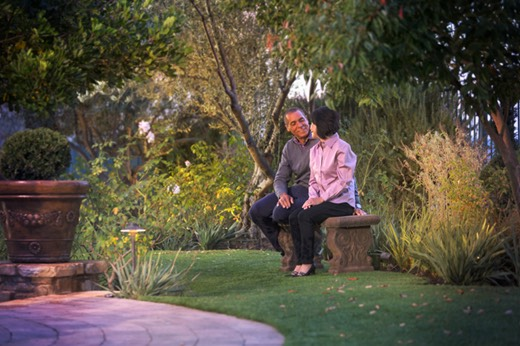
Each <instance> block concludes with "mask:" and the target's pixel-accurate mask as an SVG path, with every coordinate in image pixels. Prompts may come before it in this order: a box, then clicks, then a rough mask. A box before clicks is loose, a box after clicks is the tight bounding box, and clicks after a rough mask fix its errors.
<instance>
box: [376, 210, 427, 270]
mask: <svg viewBox="0 0 520 346" xmlns="http://www.w3.org/2000/svg"><path fill="white" fill-rule="evenodd" d="M430 224H431V217H430V216H429V213H428V212H424V211H423V212H421V213H418V212H413V213H410V214H408V213H406V212H405V210H404V209H403V210H402V211H401V214H400V215H399V217H398V218H397V219H394V220H392V221H390V222H387V223H386V224H385V226H384V229H385V230H386V231H385V233H384V234H385V235H384V245H383V249H384V250H385V251H386V252H388V253H390V255H391V256H392V261H393V263H394V265H396V266H397V267H398V269H399V270H401V271H411V270H413V269H418V268H419V267H420V263H419V261H417V260H416V259H415V258H414V257H412V255H411V253H410V251H411V249H413V248H414V247H416V246H417V244H418V243H419V242H420V241H421V234H422V233H424V232H426V230H427V229H428V228H429V227H430Z"/></svg>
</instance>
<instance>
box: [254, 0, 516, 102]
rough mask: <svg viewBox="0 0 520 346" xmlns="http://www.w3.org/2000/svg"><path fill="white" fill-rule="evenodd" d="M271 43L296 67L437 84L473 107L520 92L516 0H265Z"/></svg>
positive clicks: (357, 78)
mask: <svg viewBox="0 0 520 346" xmlns="http://www.w3.org/2000/svg"><path fill="white" fill-rule="evenodd" d="M256 3H257V4H258V9H259V18H261V19H262V20H264V22H266V23H268V24H269V25H270V27H271V28H272V30H273V31H272V32H273V34H272V36H271V39H270V40H269V41H268V48H272V49H273V50H276V51H277V53H278V54H281V55H282V56H284V57H285V58H287V61H288V62H289V63H291V64H292V65H293V66H295V67H296V68H298V69H300V70H302V71H306V70H315V71H319V72H321V73H322V77H324V78H326V79H339V80H341V81H343V82H345V81H346V82H349V83H351V84H354V83H359V82H363V83H366V82H369V81H371V82H374V83H373V84H374V85H376V84H377V83H378V82H380V81H387V82H388V81H390V82H397V81H403V80H405V81H418V82H423V83H426V84H430V83H439V84H441V85H443V86H448V87H450V88H452V89H453V90H456V91H458V92H460V93H461V95H462V96H463V98H464V100H465V102H466V105H467V106H469V107H471V108H474V109H475V110H490V109H492V110H495V109H496V108H497V105H499V103H500V101H504V100H511V99H515V97H518V96H517V95H518V94H519V91H520V78H519V76H520V59H519V57H520V21H519V20H518V18H520V2H518V1H516V0H500V1H499V0H494V1H470V0H454V1H449V2H446V1H442V0H379V1H375V0H372V1H364V0H363V1H361V0H355V1H353V0H340V1H333V2H329V1H319V0H305V1H295V0H289V1H286V0H283V1H282V0H267V1H262V0H260V1H256Z"/></svg>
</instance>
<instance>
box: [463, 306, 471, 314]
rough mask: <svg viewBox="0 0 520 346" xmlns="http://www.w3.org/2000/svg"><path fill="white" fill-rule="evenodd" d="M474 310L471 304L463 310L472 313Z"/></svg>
mask: <svg viewBox="0 0 520 346" xmlns="http://www.w3.org/2000/svg"><path fill="white" fill-rule="evenodd" d="M472 310H473V309H472V308H471V306H466V308H465V309H462V311H464V313H465V314H470V313H471V311H472Z"/></svg>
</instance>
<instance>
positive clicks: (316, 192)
mask: <svg viewBox="0 0 520 346" xmlns="http://www.w3.org/2000/svg"><path fill="white" fill-rule="evenodd" d="M311 121H312V124H311V131H312V135H313V137H315V138H319V139H320V141H319V143H318V144H316V145H315V146H314V147H313V148H312V149H311V152H310V169H311V172H310V179H309V198H308V199H307V201H306V202H305V203H304V204H303V207H302V209H300V210H299V211H296V212H294V213H292V214H291V215H290V217H289V224H290V226H291V235H292V239H293V243H294V249H295V252H296V258H297V262H296V267H295V268H294V271H293V272H292V274H291V275H292V276H294V277H301V276H308V275H311V274H314V272H315V268H314V265H313V254H314V251H313V249H314V232H313V229H314V227H315V226H317V225H320V224H321V223H322V222H323V221H325V220H326V219H327V218H328V217H331V216H346V215H352V214H353V213H354V206H355V195H354V182H353V181H354V171H355V169H356V161H357V157H356V154H354V152H352V149H351V148H350V144H348V143H347V142H345V141H343V140H342V139H340V138H339V135H338V130H339V114H338V113H337V112H336V111H334V110H332V109H330V108H328V107H320V108H318V109H316V110H315V111H314V112H312V114H311Z"/></svg>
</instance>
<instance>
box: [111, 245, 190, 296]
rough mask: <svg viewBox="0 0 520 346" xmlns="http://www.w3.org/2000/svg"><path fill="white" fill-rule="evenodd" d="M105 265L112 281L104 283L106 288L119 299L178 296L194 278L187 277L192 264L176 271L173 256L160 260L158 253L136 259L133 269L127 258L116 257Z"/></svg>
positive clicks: (130, 259)
mask: <svg viewBox="0 0 520 346" xmlns="http://www.w3.org/2000/svg"><path fill="white" fill-rule="evenodd" d="M178 254H179V252H177V255H178ZM109 263H110V267H111V269H112V278H111V279H109V280H108V281H109V287H108V289H109V290H110V291H111V292H112V293H114V295H116V296H117V297H121V298H129V299H137V298H139V297H140V296H159V295H175V294H181V293H182V292H183V291H184V290H185V289H186V285H187V284H188V283H189V282H190V281H193V280H194V279H195V277H193V278H192V279H189V278H188V274H189V272H190V270H191V267H192V266H193V263H194V262H192V264H190V265H188V266H185V267H184V268H181V269H179V266H178V265H177V256H175V257H174V258H173V260H172V261H170V260H168V261H164V260H161V254H160V253H159V254H154V253H151V254H148V255H146V256H137V258H136V267H135V270H134V268H133V263H132V257H131V256H120V257H119V258H117V259H116V260H115V261H113V262H109ZM114 279H115V280H114Z"/></svg>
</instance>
